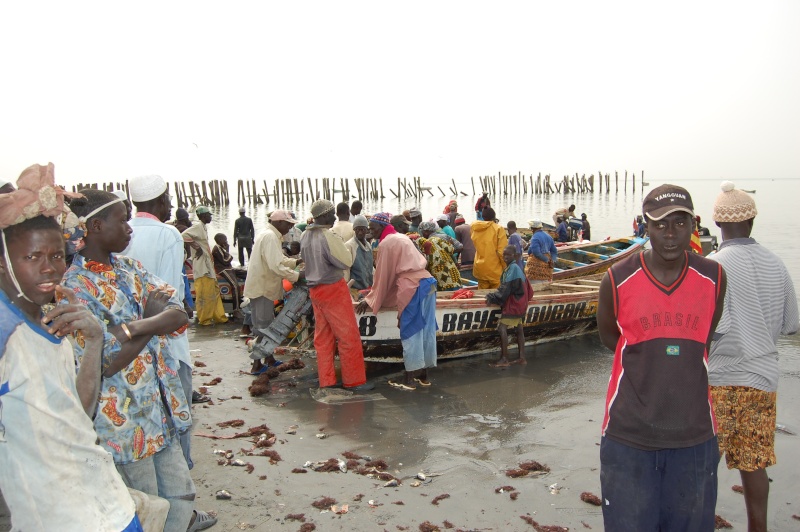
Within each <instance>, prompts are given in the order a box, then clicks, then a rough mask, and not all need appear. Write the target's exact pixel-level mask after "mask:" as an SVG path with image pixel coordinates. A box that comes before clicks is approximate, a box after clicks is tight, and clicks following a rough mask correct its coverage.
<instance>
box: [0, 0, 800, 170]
mask: <svg viewBox="0 0 800 532" xmlns="http://www.w3.org/2000/svg"><path fill="white" fill-rule="evenodd" d="M798 27H800V2H798V1H797V0H784V1H769V0H767V1H760V2H735V1H722V2H705V1H700V2H698V1H696V0H693V1H690V2H675V1H673V2H659V3H655V2H642V1H640V0H637V1H631V2H620V1H611V2H607V1H578V2H570V1H553V0H548V1H546V2H533V1H528V2H480V3H475V2H463V1H459V2H436V1H430V0H428V1H420V2H415V1H404V2H393V3H391V2H380V1H378V2H376V1H370V2H342V1H326V2H311V1H308V2H264V1H261V2H202V1H192V2H164V1H159V2H107V1H104V2H97V3H87V2H79V1H77V2H56V1H53V2H50V3H42V2H23V1H19V2H4V3H3V5H2V7H0V50H2V52H0V66H1V67H2V70H0V73H2V83H0V102H1V103H0V149H2V156H0V177H3V178H13V179H16V177H17V175H18V174H19V173H20V171H21V170H22V169H23V168H25V167H26V166H28V165H29V164H32V163H34V162H38V163H46V162H47V161H52V162H53V163H55V165H56V176H57V179H58V180H59V181H60V182H63V183H65V184H66V183H75V182H78V181H83V182H96V181H98V180H105V181H110V180H124V179H126V178H129V177H132V176H134V175H139V174H145V173H160V174H161V175H163V176H164V177H165V178H167V179H168V180H177V179H192V178H194V179H211V178H231V179H232V178H238V177H247V178H256V179H269V180H271V179H274V178H278V177H306V176H308V177H331V176H337V177H341V176H344V177H384V178H389V179H396V177H398V176H404V177H411V176H415V175H416V176H421V177H422V180H423V183H425V182H428V183H434V182H441V181H449V179H450V178H455V179H456V180H457V181H462V182H466V181H468V180H469V177H470V176H477V175H484V174H493V173H497V172H498V171H501V172H503V173H516V172H517V171H522V172H523V173H525V174H528V173H534V174H535V173H538V172H542V173H543V174H544V173H551V174H552V175H553V176H559V177H560V176H562V175H564V174H567V173H575V172H580V173H586V174H587V175H588V174H589V173H596V172H597V171H598V170H603V171H604V172H610V173H612V175H613V172H614V170H619V171H624V170H632V171H636V173H637V174H638V173H639V172H640V171H642V170H644V171H645V172H646V177H647V178H648V179H649V180H655V181H659V180H667V179H670V178H672V179H677V178H713V179H718V178H729V179H732V180H737V179H738V180H742V179H753V178H786V177H792V178H797V177H800V31H798Z"/></svg>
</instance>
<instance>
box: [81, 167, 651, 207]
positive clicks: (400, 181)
mask: <svg viewBox="0 0 800 532" xmlns="http://www.w3.org/2000/svg"><path fill="white" fill-rule="evenodd" d="M597 176H598V177H597V178H596V177H595V174H591V175H589V176H588V177H587V176H586V174H583V175H579V174H577V173H576V174H575V175H565V176H563V177H562V178H561V179H557V180H555V179H551V177H550V174H546V175H545V176H542V174H541V173H540V174H539V175H537V176H536V177H534V176H533V174H530V175H528V176H525V175H524V174H522V173H521V172H518V173H517V174H510V175H503V174H502V173H500V172H498V173H497V175H486V176H478V184H479V186H480V191H481V192H486V193H488V194H489V195H490V196H494V197H497V196H509V195H517V194H529V193H531V194H562V193H563V194H568V193H569V194H575V193H580V194H583V193H590V192H594V191H595V182H597V185H598V186H597V190H598V192H600V193H603V192H605V193H606V194H609V193H610V192H611V175H610V174H608V173H605V174H603V173H602V172H598V174H597ZM630 177H631V190H632V191H633V192H636V187H637V181H636V174H635V173H634V172H631V175H630ZM336 182H337V179H336V178H328V177H324V178H322V179H321V180H320V179H315V180H313V181H312V180H311V178H310V177H308V178H306V179H305V180H304V179H302V178H301V179H297V178H291V179H276V180H275V181H274V182H273V185H272V190H271V191H270V189H269V188H268V185H267V181H266V180H263V182H262V183H263V185H262V187H261V189H260V190H259V188H258V185H257V183H256V180H255V179H251V180H244V179H239V180H238V182H237V190H236V201H237V204H238V205H240V206H243V205H262V204H267V205H269V203H270V197H271V198H272V201H273V202H274V203H275V204H286V203H297V202H302V201H309V200H311V201H313V200H317V199H320V198H324V199H327V200H330V201H336V196H337V194H340V195H341V201H345V202H349V201H350V200H351V199H356V198H358V199H371V200H378V199H384V198H385V196H384V194H383V179H382V178H354V179H353V187H354V190H353V192H354V193H355V195H351V189H350V179H347V178H339V180H338V183H339V188H336ZM306 183H308V188H307V189H306ZM639 183H640V186H641V187H642V189H643V188H644V187H645V186H647V183H646V182H645V181H644V172H641V173H640V178H639ZM470 184H471V187H472V195H473V196H475V195H477V193H478V190H477V189H476V188H475V178H473V177H471V178H470ZM172 185H173V189H174V193H175V197H174V200H173V201H174V202H175V203H176V204H177V206H178V207H183V208H188V207H190V206H197V205H207V206H220V205H229V204H230V198H229V196H228V182H227V181H224V180H220V179H213V180H211V181H208V182H206V181H199V182H194V181H188V182H183V181H181V182H174V183H173V184H172ZM187 186H188V189H187ZM622 186H623V190H624V192H627V191H628V171H625V174H624V176H623V180H622ZM83 188H102V189H103V190H107V191H110V192H113V191H115V190H122V191H123V192H125V193H126V194H127V190H128V182H127V181H126V182H125V183H119V182H117V183H113V182H109V183H101V184H100V185H99V186H98V184H96V183H95V184H79V185H77V186H74V187H72V190H73V192H76V191H78V190H80V189H83ZM436 188H438V189H439V192H440V193H441V194H442V196H447V192H445V191H444V190H443V189H442V187H441V186H437V187H436ZM604 189H605V190H604ZM448 190H449V192H450V195H452V196H458V195H459V194H460V195H462V196H467V195H468V194H467V192H465V191H464V190H463V189H459V188H458V185H456V181H455V179H452V180H451V186H448ZM619 190H620V173H619V172H614V191H615V192H619ZM389 192H391V194H392V195H393V196H394V197H395V198H397V199H406V198H419V197H421V196H422V195H423V194H424V193H426V192H427V193H428V194H430V195H431V196H433V192H432V190H431V187H426V186H422V180H421V178H419V177H412V178H411V179H410V180H409V179H408V178H400V177H398V178H397V191H396V192H395V190H393V189H392V188H389Z"/></svg>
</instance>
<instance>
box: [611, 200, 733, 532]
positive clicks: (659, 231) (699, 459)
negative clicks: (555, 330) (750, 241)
mask: <svg viewBox="0 0 800 532" xmlns="http://www.w3.org/2000/svg"><path fill="white" fill-rule="evenodd" d="M642 208H643V212H644V218H645V220H646V223H647V230H648V233H649V235H650V245H651V248H652V249H650V250H647V251H645V252H643V253H641V254H639V255H636V256H633V257H630V258H629V259H627V260H625V261H623V262H621V263H619V264H617V265H615V266H614V267H613V268H611V269H610V270H609V271H608V273H607V274H606V276H605V277H604V278H603V281H602V283H601V284H600V302H599V307H598V310H597V324H598V328H599V332H600V339H601V340H602V342H603V344H605V345H606V347H608V348H609V349H612V350H613V351H614V362H613V367H612V370H611V378H610V379H609V384H608V393H607V395H606V408H605V414H604V419H603V438H602V440H601V444H600V463H601V469H600V483H601V486H602V493H603V520H604V524H605V528H606V530H637V531H646V530H653V531H655V530H661V531H665V530H675V531H678V530H713V529H714V508H715V506H716V501H717V476H716V470H717V464H718V462H719V447H718V444H717V436H716V421H715V419H714V410H713V408H712V404H711V396H710V393H709V387H708V348H709V344H710V342H711V336H712V334H713V332H714V330H715V328H716V324H717V322H718V321H719V318H720V315H721V314H722V306H723V301H724V297H725V274H724V272H723V271H722V268H721V267H720V266H719V264H717V263H714V262H713V261H710V260H708V259H705V258H703V257H701V256H698V255H696V254H693V253H688V252H687V251H686V250H687V249H688V248H689V242H690V240H691V237H692V231H693V229H694V223H693V221H694V207H693V204H692V198H691V196H690V195H689V193H688V192H687V191H686V190H685V189H683V188H681V187H677V186H674V185H662V186H660V187H658V188H655V189H654V190H652V191H651V192H650V193H649V194H648V195H647V197H646V198H645V200H644V203H643V205H642Z"/></svg>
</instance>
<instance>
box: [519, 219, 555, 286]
mask: <svg viewBox="0 0 800 532" xmlns="http://www.w3.org/2000/svg"><path fill="white" fill-rule="evenodd" d="M528 223H529V225H530V227H531V231H533V236H532V237H531V242H530V244H529V245H528V262H527V264H526V265H525V277H527V278H528V280H530V282H531V284H537V283H549V282H551V281H552V280H553V268H554V266H555V264H556V263H557V262H558V250H557V249H556V244H555V242H553V237H551V236H550V235H548V234H547V233H545V232H544V231H542V222H541V220H531V221H530V222H528Z"/></svg>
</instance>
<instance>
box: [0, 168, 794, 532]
mask: <svg viewBox="0 0 800 532" xmlns="http://www.w3.org/2000/svg"><path fill="white" fill-rule="evenodd" d="M128 194H129V197H130V202H131V203H132V205H131V204H129V203H128V198H127V196H124V195H117V194H113V193H110V192H105V191H101V190H93V189H86V190H81V191H79V193H78V194H69V193H66V192H65V191H64V190H63V189H62V188H60V187H58V186H56V185H55V179H54V168H53V165H52V164H50V165H48V166H39V165H34V166H31V167H30V168H28V169H26V170H25V171H24V172H23V173H22V175H21V176H20V178H19V180H18V181H17V187H13V186H12V187H10V188H8V187H4V189H0V229H1V231H0V237H2V238H0V246H1V247H2V249H1V250H0V251H2V256H0V314H2V320H0V332H2V334H0V341H2V345H0V489H2V492H3V495H4V497H5V499H6V501H7V503H8V506H9V508H10V510H11V512H12V521H13V524H14V528H15V529H24V530H40V529H41V530H71V529H80V530H98V531H138V530H142V526H141V522H140V517H142V519H148V520H153V519H155V520H156V521H157V522H159V525H158V526H163V529H164V530H168V531H175V532H183V531H184V530H188V531H189V532H194V531H197V530H203V529H205V528H208V527H210V526H212V525H214V524H215V522H216V518H215V517H213V516H211V515H209V514H208V513H206V512H203V511H201V510H198V509H197V508H196V507H195V503H194V499H195V486H194V482H193V481H192V477H191V474H190V470H191V469H192V467H193V462H192V457H191V444H190V443H191V442H190V438H189V429H190V428H191V425H192V411H191V404H192V402H198V401H202V400H203V399H204V398H203V397H202V396H201V395H200V394H197V393H196V392H194V391H193V388H192V371H191V358H190V354H189V353H190V351H189V340H188V337H187V334H186V332H187V328H188V326H189V322H190V316H191V315H194V319H195V323H196V324H197V326H199V327H202V326H208V325H212V324H222V323H226V322H227V321H228V320H229V319H231V318H232V319H236V320H239V319H241V320H243V322H244V323H243V327H247V328H249V331H250V332H252V333H254V336H255V340H256V341H259V340H261V338H262V337H263V336H264V335H265V333H266V331H267V330H268V329H269V327H270V326H271V324H272V322H273V320H275V318H276V308H275V306H276V302H277V303H278V304H280V303H281V300H282V299H283V298H284V297H285V295H286V291H287V290H290V289H292V285H294V284H299V285H302V287H301V288H302V290H307V293H308V297H309V298H310V304H311V307H312V309H313V319H314V325H315V326H314V346H315V349H316V353H317V372H318V377H319V387H320V388H326V387H331V386H336V385H341V386H343V387H344V388H345V389H348V390H351V391H353V392H354V393H359V392H363V391H367V390H371V389H373V388H374V383H372V382H369V381H368V380H367V375H366V368H365V363H364V355H363V351H362V343H361V335H360V332H359V328H358V324H357V316H358V315H359V314H363V313H365V312H372V313H377V312H379V311H380V310H381V309H384V308H393V309H396V311H397V327H398V329H399V337H400V339H401V344H402V350H403V361H404V366H405V368H404V369H405V371H404V373H403V376H402V377H401V378H398V379H392V380H390V381H389V385H390V386H393V387H395V388H397V389H400V390H406V391H413V390H415V389H416V388H417V387H419V386H422V387H428V386H432V385H433V382H432V380H431V375H430V374H429V370H431V369H433V368H435V367H436V360H437V351H436V330H437V325H436V318H435V308H436V297H437V292H448V291H455V290H458V289H460V288H461V287H462V286H463V284H464V283H463V279H462V277H461V274H462V272H463V271H464V269H465V268H467V269H469V268H470V267H471V274H472V275H473V276H474V277H475V279H476V280H477V288H479V289H485V290H486V292H485V299H486V302H487V304H489V305H495V306H498V307H500V309H501V317H500V319H499V322H498V332H499V335H500V343H501V354H500V358H499V359H498V360H497V361H496V362H495V365H497V366H507V365H510V364H525V363H526V361H525V358H524V344H525V336H524V329H523V320H524V317H525V314H526V311H527V307H528V301H529V300H530V298H531V297H532V294H533V287H532V284H536V283H543V282H548V281H549V280H552V275H553V268H554V265H555V264H556V262H557V260H558V258H557V249H556V246H555V242H554V239H553V237H552V236H550V234H548V232H546V231H545V230H544V224H543V223H542V221H541V220H538V219H536V220H531V221H530V222H529V224H528V226H529V227H530V229H531V232H532V234H531V237H530V239H529V240H526V239H523V238H521V236H520V234H519V233H518V228H517V224H516V223H515V222H514V221H509V222H507V223H506V226H505V227H503V226H501V225H500V224H499V223H498V220H497V217H496V213H495V211H494V210H493V208H492V207H491V204H490V201H489V198H488V195H487V194H483V195H482V196H481V198H480V199H479V200H478V203H477V204H476V206H475V209H476V218H477V219H476V220H475V221H474V222H473V223H472V224H469V225H468V224H466V220H465V218H464V216H463V215H461V214H460V213H459V212H458V203H457V202H456V201H455V200H453V201H450V202H449V203H448V204H447V206H446V207H445V208H444V210H443V212H442V214H441V215H436V216H434V217H431V218H429V219H428V220H427V221H426V220H425V217H424V216H423V214H422V212H421V211H420V210H419V209H418V208H412V209H409V210H408V211H405V212H403V213H400V214H392V213H389V212H379V213H375V214H372V215H371V216H367V215H365V214H362V205H361V203H360V202H354V203H353V205H352V206H351V205H348V204H347V203H340V204H338V205H335V204H334V203H332V202H331V201H328V200H325V199H321V200H317V201H315V202H314V203H313V204H312V205H311V208H310V211H311V218H310V219H308V220H307V221H306V222H305V223H303V222H301V221H300V220H298V219H297V217H296V216H295V214H294V213H292V212H290V211H286V210H275V211H272V212H271V213H270V215H269V222H268V224H267V225H266V227H264V228H256V227H255V226H254V224H253V222H252V220H251V219H250V218H248V217H247V216H246V211H245V210H244V209H241V210H240V211H239V213H240V217H239V218H238V219H237V220H236V224H235V227H234V235H233V244H234V246H235V247H237V248H238V251H239V253H238V254H239V264H240V267H235V266H234V265H233V256H232V253H231V251H230V247H229V244H228V238H227V236H226V235H225V234H222V233H218V234H215V235H214V237H213V242H214V245H213V246H212V244H211V241H212V239H211V238H210V234H209V224H210V222H211V221H212V213H211V211H210V209H209V208H208V207H205V206H198V207H197V208H196V209H195V211H194V212H195V215H196V217H197V221H195V222H192V220H191V219H190V218H191V217H190V216H189V213H188V212H187V211H185V210H183V209H178V210H177V211H176V220H175V222H174V223H169V220H170V217H171V213H172V202H171V197H170V195H169V192H168V188H167V185H166V183H165V181H164V180H163V179H162V178H161V177H160V176H155V175H151V176H142V177H138V178H134V179H131V180H130V182H129V190H128ZM642 207H643V209H642V211H643V218H642V223H643V224H644V225H645V231H646V233H647V234H648V235H649V237H650V242H651V249H649V250H647V251H645V252H643V253H641V254H638V255H636V256H633V257H631V258H629V259H626V260H625V261H623V262H620V263H618V264H616V265H614V266H613V267H612V268H611V269H610V270H609V272H608V273H607V274H606V276H605V277H604V278H603V281H602V282H601V285H600V293H599V305H598V309H597V323H598V327H599V332H600V338H601V340H602V342H603V343H604V344H605V345H606V346H608V347H609V348H610V349H611V350H613V351H614V362H613V367H612V371H611V378H610V379H609V385H608V393H607V401H606V409H605V416H604V420H603V425H602V435H603V437H602V440H601V447H600V460H601V473H600V478H601V485H602V492H603V493H602V496H603V501H604V503H603V515H604V520H605V524H606V527H607V528H608V529H623V530H634V529H635V530H650V529H653V530H655V529H664V530H710V529H712V528H713V525H714V508H715V504H716V496H717V476H716V469H717V465H718V462H719V459H720V456H721V455H722V454H724V455H725V456H726V459H727V463H728V467H730V468H736V469H739V470H740V471H741V477H742V483H743V486H744V495H745V505H746V508H747V515H748V520H749V524H750V529H751V530H765V529H766V515H767V514H766V509H767V499H768V492H769V479H768V477H767V475H766V468H767V467H769V466H770V465H772V464H774V463H775V461H776V458H775V453H774V430H775V423H776V419H775V405H776V393H777V382H778V366H777V362H776V356H775V355H776V351H777V348H776V340H777V337H778V336H779V335H781V334H793V333H795V332H796V331H797V330H798V321H799V320H798V309H797V300H796V295H795V292H794V286H793V284H792V281H791V279H790V278H789V275H788V273H787V270H786V268H785V266H784V265H783V263H782V262H781V261H780V259H778V258H777V257H776V256H775V255H774V254H772V253H771V252H769V251H768V250H766V249H764V248H763V247H761V246H760V245H759V244H757V243H756V242H755V240H753V239H752V238H751V237H750V234H751V231H752V228H753V223H754V220H755V217H756V215H757V210H756V207H755V203H754V201H753V200H752V197H750V196H749V195H748V194H746V193H744V192H742V191H739V190H736V189H735V187H734V186H733V185H732V184H729V183H726V184H724V186H723V192H722V193H721V194H720V195H719V197H718V198H717V200H716V203H715V205H714V216H713V219H714V221H715V222H716V224H717V225H718V226H719V227H720V228H721V230H722V237H723V244H722V245H721V246H720V249H719V251H718V252H717V253H716V254H715V255H714V256H713V257H711V258H704V257H702V256H701V255H699V254H694V253H689V252H688V250H689V249H690V247H691V246H690V244H691V239H692V234H693V233H694V232H696V231H697V229H698V227H697V226H698V225H699V224H698V222H699V221H698V220H696V218H695V215H694V205H693V203H692V199H691V196H690V195H689V193H688V191H686V190H685V189H683V188H681V187H676V186H673V185H663V186H661V187H658V188H656V189H654V190H653V191H651V192H650V193H649V194H648V195H647V197H646V198H645V200H644V203H643V206H642ZM561 211H562V210H561V209H560V210H559V212H557V213H556V214H555V215H554V221H555V222H557V224H558V225H559V226H561V225H562V224H565V223H567V224H570V223H572V220H574V219H575V218H574V216H573V214H574V211H575V206H574V205H571V206H569V207H567V208H566V209H563V212H561ZM574 230H577V231H582V232H583V233H584V235H586V234H588V233H589V231H590V226H589V223H588V220H587V219H586V215H585V214H584V215H582V216H581V219H580V226H579V227H577V226H576V227H575V228H574ZM557 233H559V234H560V232H559V231H558V229H557ZM245 250H246V251H247V263H246V265H247V268H246V271H245V270H244V269H243V268H241V266H244V265H245V254H244V251H245ZM525 251H527V259H525V260H523V253H524V252H525ZM187 259H188V263H189V264H190V265H191V271H192V273H193V277H194V293H195V297H194V298H193V297H192V294H191V292H190V290H189V285H188V282H187V275H186V273H187ZM242 276H243V277H244V280H245V283H244V290H243V291H242V292H241V293H239V291H238V287H239V284H240V283H239V281H240V279H241V278H242ZM219 279H224V280H225V281H226V282H227V283H229V284H230V285H231V287H233V290H234V292H233V299H234V302H233V307H232V311H231V313H230V317H229V316H228V314H227V313H226V310H225V308H224V307H223V303H222V299H221V293H220V287H219ZM53 303H56V304H55V305H54V304H53ZM243 303H246V304H244V305H243ZM752 309H757V310H758V311H760V312H755V313H754V312H752V311H751V310H752ZM246 320H249V323H248V321H246ZM510 331H511V332H512V333H513V334H514V335H515V337H516V339H517V345H518V357H517V358H516V359H514V360H511V359H510V357H509V354H508V338H509V332H510ZM336 354H338V357H339V365H340V369H341V371H340V375H341V382H339V381H338V380H337V372H336V369H335V364H334V357H335V355H336ZM251 358H252V359H253V361H252V367H251V368H250V371H251V373H252V374H254V375H258V374H260V373H263V372H264V371H266V370H267V369H268V368H270V367H274V366H277V365H279V364H281V362H280V361H278V360H276V359H275V358H274V356H272V355H271V354H270V355H268V356H266V358H265V357H264V356H262V353H261V352H258V353H257V354H256V352H255V351H254V354H253V355H251ZM32 443H33V444H32ZM21 486H24V489H21V488H20V487H21ZM687 486H691V488H687ZM687 489H688V490H689V491H687ZM141 494H145V496H144V497H142V496H140V495H141ZM148 497H152V498H148ZM53 500H59V501H62V502H61V503H60V504H57V505H54V504H52V501H53ZM162 500H163V501H166V504H165V505H162V504H160V501H162Z"/></svg>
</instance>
